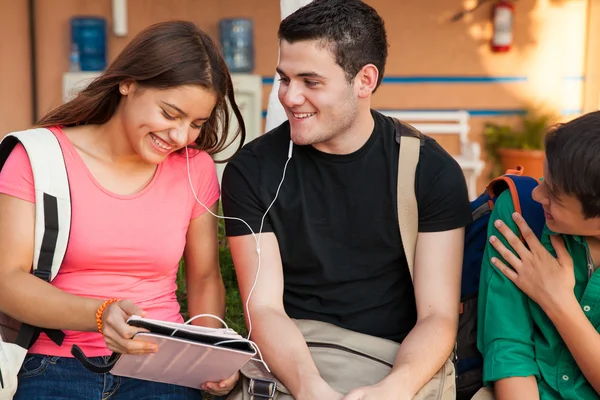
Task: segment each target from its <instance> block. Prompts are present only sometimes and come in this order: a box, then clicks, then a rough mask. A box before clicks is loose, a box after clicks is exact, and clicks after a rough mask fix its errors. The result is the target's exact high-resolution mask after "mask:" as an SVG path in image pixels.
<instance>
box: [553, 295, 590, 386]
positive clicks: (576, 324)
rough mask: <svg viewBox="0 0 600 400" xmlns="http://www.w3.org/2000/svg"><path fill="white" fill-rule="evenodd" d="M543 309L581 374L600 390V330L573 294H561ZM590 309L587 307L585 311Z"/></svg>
mask: <svg viewBox="0 0 600 400" xmlns="http://www.w3.org/2000/svg"><path fill="white" fill-rule="evenodd" d="M556 300H559V299H556ZM544 311H545V312H546V314H547V315H548V317H549V318H550V320H551V321H552V323H553V324H554V326H555V327H556V329H557V330H558V333H559V334H560V336H561V337H562V339H563V340H564V341H565V344H566V345H567V347H568V348H569V350H570V351H571V355H573V358H574V359H575V362H576V363H577V365H578V366H579V368H581V372H583V375H584V376H585V377H586V379H587V380H588V381H589V383H590V385H592V387H593V388H594V390H595V391H596V393H600V367H599V366H598V360H599V359H600V334H598V331H597V330H596V328H595V327H594V326H593V325H592V324H591V323H590V321H589V320H588V318H587V316H586V315H585V313H584V311H583V310H582V309H581V305H580V304H579V302H578V301H577V299H576V298H575V295H572V296H571V297H569V298H564V297H563V298H561V299H560V301H556V302H555V303H554V306H553V307H544ZM593 311H594V310H591V309H590V311H588V312H593ZM596 312H597V311H596Z"/></svg>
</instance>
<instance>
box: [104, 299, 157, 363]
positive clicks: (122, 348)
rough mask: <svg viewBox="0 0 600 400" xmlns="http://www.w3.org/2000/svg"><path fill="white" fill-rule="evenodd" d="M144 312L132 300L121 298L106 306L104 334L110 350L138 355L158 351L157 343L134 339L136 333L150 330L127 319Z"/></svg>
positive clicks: (141, 314)
mask: <svg viewBox="0 0 600 400" xmlns="http://www.w3.org/2000/svg"><path fill="white" fill-rule="evenodd" d="M144 314H145V313H144V311H143V310H142V309H140V308H139V307H138V306H136V305H135V304H134V303H133V302H132V301H130V300H121V301H118V302H116V303H112V304H110V305H109V306H108V307H106V309H105V310H104V313H102V334H103V335H104V340H105V341H106V345H107V346H108V348H109V350H111V351H114V352H116V353H123V354H136V355H143V354H149V353H156V352H157V351H158V346H157V345H156V344H155V343H150V342H145V341H143V340H136V339H132V338H133V337H134V335H135V334H136V333H138V332H148V330H147V329H143V328H136V327H134V326H131V325H129V324H128V323H127V319H128V318H129V317H131V316H132V315H140V316H143V315H144Z"/></svg>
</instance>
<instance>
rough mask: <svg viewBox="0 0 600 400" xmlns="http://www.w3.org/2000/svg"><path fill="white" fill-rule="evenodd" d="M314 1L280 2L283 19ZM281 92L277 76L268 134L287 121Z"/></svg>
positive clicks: (270, 107)
mask: <svg viewBox="0 0 600 400" xmlns="http://www.w3.org/2000/svg"><path fill="white" fill-rule="evenodd" d="M311 1H312V0H280V9H281V19H282V20H283V19H284V18H285V17H287V16H288V15H290V14H291V13H293V12H294V11H296V10H297V9H299V8H300V7H302V6H305V5H307V4H308V3H310V2H311ZM278 91H279V76H278V75H277V74H275V77H274V80H273V87H272V88H271V93H270V94H269V105H268V106H267V121H266V124H265V130H266V131H267V132H268V131H270V130H271V129H273V128H276V127H278V126H279V125H281V124H282V123H283V122H285V121H286V120H287V116H286V115H285V111H284V110H283V107H282V106H281V103H280V102H279V98H278V97H277V92H278Z"/></svg>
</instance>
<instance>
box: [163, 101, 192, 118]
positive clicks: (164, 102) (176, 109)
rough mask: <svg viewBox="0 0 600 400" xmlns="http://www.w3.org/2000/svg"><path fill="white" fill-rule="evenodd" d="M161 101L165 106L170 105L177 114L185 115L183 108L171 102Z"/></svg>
mask: <svg viewBox="0 0 600 400" xmlns="http://www.w3.org/2000/svg"><path fill="white" fill-rule="evenodd" d="M161 103H163V104H164V105H165V106H168V107H171V108H172V109H173V110H175V111H177V112H178V113H179V114H181V115H183V116H184V117H187V114H186V113H185V112H183V110H182V109H181V108H179V107H177V106H176V105H175V104H171V103H167V102H166V101H162V100H161Z"/></svg>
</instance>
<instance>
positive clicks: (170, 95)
mask: <svg viewBox="0 0 600 400" xmlns="http://www.w3.org/2000/svg"><path fill="white" fill-rule="evenodd" d="M119 89H120V91H121V93H122V94H123V99H122V100H121V103H122V104H121V105H120V114H121V119H122V123H123V127H124V130H125V134H126V136H127V139H128V141H129V143H130V145H131V147H132V149H133V150H134V151H135V152H136V153H137V154H138V155H139V156H140V157H141V158H142V159H143V160H144V161H146V162H148V163H151V164H158V163H160V162H162V161H163V160H164V159H165V158H166V157H167V155H169V154H170V153H173V152H175V151H177V150H180V149H182V148H183V147H185V146H186V145H188V144H191V143H193V142H194V141H195V140H196V139H197V138H198V136H199V135H200V129H201V127H202V124H203V123H204V122H205V121H206V120H207V119H208V118H209V117H210V115H211V113H212V111H213V109H214V107H215V104H216V97H215V95H214V93H212V92H211V91H208V90H206V89H204V88H203V87H201V86H197V85H185V86H179V87H175V88H170V89H164V90H158V89H152V88H142V87H140V86H138V85H136V84H135V83H129V84H121V85H120V87H119Z"/></svg>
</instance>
